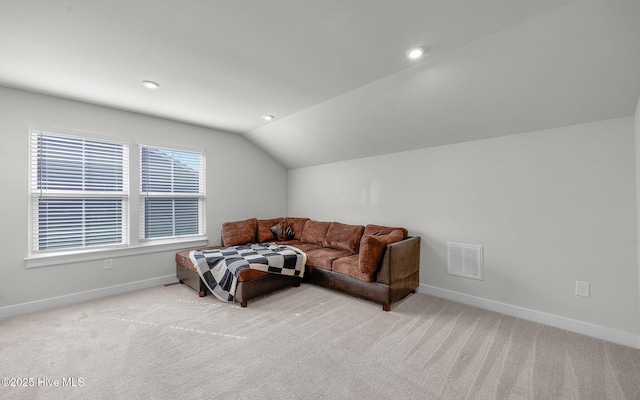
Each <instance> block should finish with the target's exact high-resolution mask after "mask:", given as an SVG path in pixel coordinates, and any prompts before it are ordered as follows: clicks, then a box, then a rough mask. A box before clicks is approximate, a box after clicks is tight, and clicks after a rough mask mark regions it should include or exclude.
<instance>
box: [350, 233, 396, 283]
mask: <svg viewBox="0 0 640 400" xmlns="http://www.w3.org/2000/svg"><path fill="white" fill-rule="evenodd" d="M402 238H403V233H402V231H401V230H399V229H396V230H394V231H391V232H390V233H388V234H386V235H365V236H363V237H362V240H361V241H360V257H359V259H358V267H359V268H360V272H362V273H363V274H368V275H371V274H373V273H374V272H376V270H377V269H378V263H380V260H381V259H382V255H383V253H384V250H385V247H386V246H387V245H388V244H391V243H395V242H399V241H401V240H402Z"/></svg>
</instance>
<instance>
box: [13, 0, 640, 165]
mask: <svg viewBox="0 0 640 400" xmlns="http://www.w3.org/2000/svg"><path fill="white" fill-rule="evenodd" d="M415 45H423V46H427V47H428V48H429V49H430V51H429V53H428V54H427V57H425V58H424V59H422V60H419V61H411V60H408V59H406V58H405V57H404V54H405V52H406V51H407V49H408V48H409V47H411V46H415ZM144 79H150V80H154V81H157V82H158V83H160V85H161V87H160V89H157V90H153V91H152V90H149V89H146V88H144V87H143V86H142V85H141V81H142V80H144ZM0 84H1V85H5V86H10V87H17V88H23V89H27V90H33V91H37V92H43V93H48V94H54V95H57V96H61V97H66V98H72V99H77V100H82V101H87V102H91V103H96V104H101V105H106V106H110V107H116V108H120V109H125V110H131V111H136V112H140V113H145V114H151V115H156V116H161V117H165V118H170V119H175V120H179V121H184V122H189V123H193V124H198V125H202V126H206V127H211V128H214V129H219V130H225V131H230V132H234V133H238V134H242V135H245V136H246V137H247V138H248V139H249V140H251V141H253V142H255V143H256V144H257V145H258V146H260V147H261V148H263V149H264V150H265V151H266V152H268V153H269V154H271V155H272V156H273V157H274V158H276V159H277V160H279V161H280V162H281V163H282V164H283V165H285V166H287V167H289V168H297V167H304V166H309V165H316V164H322V163H328V162H334V161H341V160H347V159H353V158H359V157H365V156H371V155H377V154H383V153H388V152H394V151H403V150H409V149H414V148H420V147H429V146H437V145H443V144H449V143H457V142H462V141H469V140H476V139H481V138H488V137H495V136H501V135H507V134H514V133H521V132H528V131H534V130H539V129H546V128H552V127H557V126H566V125H572V124H578V123H583V122H591V121H596V120H602V119H608V118H616V117H622V116H630V115H633V113H634V111H635V109H636V105H637V103H638V98H639V97H640V0H536V1H531V0H421V1H418V0H414V1H402V0H396V1H390V0H340V1H338V0H323V1H318V0H315V1H311V0H288V1H286V0H270V1H264V0H235V1H233V0H228V1H221V0H217V1H214V0H110V1H104V0H67V1H62V0H0ZM263 114H273V115H275V116H276V119H275V120H273V121H271V122H267V121H264V120H263V119H262V118H261V116H262V115H263ZM176 135H179V132H176Z"/></svg>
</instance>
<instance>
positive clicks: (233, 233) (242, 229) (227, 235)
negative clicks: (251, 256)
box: [222, 218, 258, 247]
mask: <svg viewBox="0 0 640 400" xmlns="http://www.w3.org/2000/svg"><path fill="white" fill-rule="evenodd" d="M257 225H258V220H257V219H255V218H250V219H246V220H244V221H233V222H225V223H223V224H222V245H223V246H225V247H229V246H238V245H242V244H247V243H252V242H255V240H256V229H257Z"/></svg>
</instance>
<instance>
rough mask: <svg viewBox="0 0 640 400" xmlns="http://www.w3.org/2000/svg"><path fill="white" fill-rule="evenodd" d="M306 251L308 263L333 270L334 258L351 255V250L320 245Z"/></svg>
mask: <svg viewBox="0 0 640 400" xmlns="http://www.w3.org/2000/svg"><path fill="white" fill-rule="evenodd" d="M305 253H306V254H307V265H309V266H312V267H316V268H321V269H328V270H331V264H332V263H333V260H335V259H338V258H340V257H344V256H349V255H351V254H350V253H349V252H346V251H343V250H336V249H331V248H327V247H320V248H318V249H313V250H309V251H306V252H305Z"/></svg>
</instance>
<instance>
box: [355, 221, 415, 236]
mask: <svg viewBox="0 0 640 400" xmlns="http://www.w3.org/2000/svg"><path fill="white" fill-rule="evenodd" d="M395 230H399V231H401V232H402V239H406V238H407V237H408V236H409V231H407V230H406V229H405V228H394V227H392V226H382V225H372V224H369V225H367V226H365V227H364V234H363V235H386V234H388V233H391V231H395Z"/></svg>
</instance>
